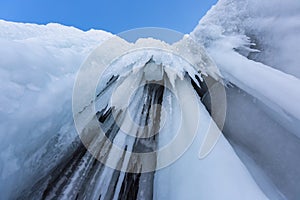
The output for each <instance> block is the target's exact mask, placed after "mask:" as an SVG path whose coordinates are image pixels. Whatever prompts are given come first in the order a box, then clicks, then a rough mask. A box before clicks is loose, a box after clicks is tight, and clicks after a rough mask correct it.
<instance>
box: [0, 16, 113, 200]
mask: <svg viewBox="0 0 300 200" xmlns="http://www.w3.org/2000/svg"><path fill="white" fill-rule="evenodd" d="M108 37H110V34H109V33H105V32H103V31H88V32H83V31H80V30H78V29H75V28H72V27H65V26H62V25H59V24H48V25H43V26H40V25H34V24H20V23H12V22H5V21H2V20H1V21H0V88H1V92H2V95H1V97H0V105H1V106H0V119H1V120H0V143H1V145H0V151H1V154H0V193H1V198H3V199H7V198H8V196H10V195H12V196H10V197H11V198H12V197H13V195H14V194H18V193H20V192H21V191H22V190H23V189H24V187H25V186H26V187H28V186H29V184H33V182H32V179H35V178H37V177H39V176H42V175H43V174H46V173H47V172H48V171H49V170H50V169H52V168H53V167H54V166H55V163H56V162H58V161H59V160H60V159H61V158H62V157H63V154H64V153H65V151H66V149H67V147H68V146H69V145H70V143H71V142H72V141H73V140H74V137H75V136H76V132H75V129H74V127H73V123H72V111H71V98H72V87H73V82H74V78H75V73H76V72H77V70H78V68H79V66H80V65H81V63H82V62H83V60H84V59H85V57H86V56H87V55H88V54H89V52H91V51H92V50H93V49H94V48H95V47H96V46H97V45H99V44H100V43H101V42H102V41H103V40H104V39H106V38H108ZM55 138H57V139H55ZM52 145H53V146H54V145H55V146H56V147H57V148H56V149H52V148H51V149H52V150H51V149H49V147H50V146H52ZM49 155H50V157H49ZM38 163H39V164H38ZM7 170H9V171H7Z"/></svg>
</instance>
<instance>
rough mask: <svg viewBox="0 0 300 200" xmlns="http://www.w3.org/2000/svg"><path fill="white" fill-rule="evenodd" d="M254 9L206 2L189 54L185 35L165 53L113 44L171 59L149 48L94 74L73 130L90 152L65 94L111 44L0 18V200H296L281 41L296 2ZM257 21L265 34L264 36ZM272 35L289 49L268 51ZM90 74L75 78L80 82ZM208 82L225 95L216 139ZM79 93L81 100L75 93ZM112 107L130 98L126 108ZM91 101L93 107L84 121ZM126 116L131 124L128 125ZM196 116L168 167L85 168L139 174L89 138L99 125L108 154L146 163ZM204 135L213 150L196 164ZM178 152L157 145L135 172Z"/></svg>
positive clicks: (299, 175) (299, 145)
mask: <svg viewBox="0 0 300 200" xmlns="http://www.w3.org/2000/svg"><path fill="white" fill-rule="evenodd" d="M275 4H276V5H277V4H279V5H282V3H280V1H277V0H276V1H274V5H275ZM266 5H268V2H267V1H266V0H264V1H260V2H257V1H255V0H242V1H233V0H220V1H219V3H217V4H216V6H214V7H213V8H212V9H211V10H210V11H209V12H208V13H207V15H206V16H205V17H204V18H203V19H202V20H201V21H200V23H199V26H197V27H196V29H195V30H194V31H193V32H192V33H191V34H190V35H191V37H192V38H193V39H194V40H196V41H197V42H198V43H199V45H196V46H194V45H195V44H194V43H190V42H189V36H185V37H184V38H183V39H182V40H181V41H180V42H177V43H174V44H173V45H169V44H166V43H164V42H162V41H158V40H154V39H151V38H148V39H141V40H138V41H137V42H136V43H135V44H133V43H127V42H125V41H121V39H120V40H119V39H117V40H119V41H118V43H116V46H118V44H119V42H120V43H122V44H124V45H123V47H124V48H128V49H129V48H130V47H131V46H140V47H143V46H145V45H146V46H147V45H148V44H152V45H153V44H154V45H155V46H156V47H158V48H165V47H167V48H170V49H172V50H174V51H175V50H176V51H177V50H178V51H177V53H179V55H180V56H175V55H174V54H172V53H170V52H169V53H168V52H164V51H158V50H157V49H147V50H145V51H137V52H131V53H130V54H127V55H124V56H122V57H121V58H120V59H119V60H117V61H115V62H114V63H113V64H112V66H110V68H109V69H108V70H107V71H105V74H104V76H103V77H102V79H101V81H100V82H99V84H98V87H97V90H96V98H95V95H94V94H93V96H90V98H87V99H84V98H83V99H79V100H82V102H80V103H81V104H82V107H78V108H76V109H77V112H76V113H77V117H79V118H80V119H81V120H80V124H79V125H80V127H82V129H80V132H81V134H83V135H88V139H90V144H89V147H90V148H91V149H92V151H88V150H87V149H86V146H85V145H84V144H83V143H82V141H81V140H80V138H79V137H78V134H77V132H76V130H75V128H74V122H73V119H72V111H71V110H72V109H71V106H70V105H71V103H72V102H71V95H72V86H73V83H74V80H75V77H76V75H75V73H76V71H77V70H78V68H79V66H80V64H81V63H82V61H83V60H84V59H86V56H87V55H89V54H90V53H91V52H92V51H93V50H94V49H95V48H96V47H97V46H98V45H99V44H101V43H103V42H104V41H105V40H107V39H108V38H111V37H112V35H111V34H109V33H105V32H103V31H95V30H91V31H88V32H83V31H80V30H77V29H75V28H71V27H64V26H62V25H58V24H48V25H45V26H39V25H33V24H19V23H11V22H5V21H0V29H1V31H0V36H1V38H0V44H1V45H0V57H1V59H0V82H1V85H0V86H1V91H2V92H3V94H4V95H2V96H1V97H0V102H1V107H0V117H1V119H4V120H1V122H0V129H1V135H0V143H1V145H0V150H1V151H0V199H57V198H59V199H212V200H214V199H215V200H219V199H251V200H252V199H272V200H273V199H274V200H284V199H290V200H298V199H299V196H300V191H299V184H300V168H299V167H297V166H299V164H300V159H299V152H300V139H299V137H300V135H299V129H300V127H299V124H300V123H299V121H300V110H299V106H298V104H299V103H298V102H299V101H300V91H299V85H300V80H299V68H298V67H297V63H298V60H297V55H295V52H299V51H298V50H299V45H295V43H296V42H295V41H298V40H297V38H298V32H297V30H299V29H297V27H298V28H299V20H297V19H298V15H299V12H297V9H298V8H299V5H300V4H299V3H298V2H295V1H293V0H288V1H287V2H286V3H285V5H284V6H279V7H280V9H277V11H276V12H264V11H265V6H266ZM274 7H276V6H274ZM245 8H247V9H245ZM289 10H290V11H291V12H287V11H289ZM274 13H275V14H276V13H279V14H278V16H277V15H276V16H275V15H274ZM288 13H289V14H288ZM274 19H279V20H274ZM286 19H289V20H290V23H288V24H287V23H286V21H287V20H286ZM243 20H244V21H243ZM270 20H271V21H272V22H274V23H276V26H273V27H270V26H267V27H266V26H265V25H266V24H268V22H269V21H270ZM293 30H295V31H293ZM286 34H288V35H289V36H290V37H291V38H292V39H291V40H283V42H281V41H279V40H280V38H282V37H283V36H284V35H286ZM202 45H203V46H204V47H205V50H206V51H207V53H208V54H209V56H210V57H211V58H212V59H213V61H214V63H213V62H212V61H211V60H210V59H209V58H208V57H207V55H206V53H205V52H204V50H203V49H202V48H201V46H202ZM199 46H200V47H199ZM286 52H287V53H286ZM113 53H114V52H104V53H103V55H104V54H107V55H109V54H113ZM16 56H18V59H16ZM181 56H182V57H184V58H188V61H189V63H191V64H193V65H190V64H189V63H188V62H186V60H182V59H181ZM215 65H216V66H217V67H218V68H215V67H214V66H215ZM95 67H96V68H95V69H97V66H95ZM216 69H218V70H220V71H218V70H216ZM93 76H94V74H87V77H88V78H87V79H86V81H87V83H88V82H89V80H90V78H91V77H93ZM204 81H205V82H204ZM210 82H211V83H212V85H211V86H214V84H216V85H218V84H219V85H220V83H221V85H223V84H224V85H225V86H226V87H225V91H226V102H227V104H226V105H227V110H226V120H225V123H224V128H223V129H221V130H220V128H219V127H220V124H219V123H220V122H219V121H218V116H217V114H218V113H214V112H213V111H212V108H211V106H212V105H211V104H212V102H211V101H212V100H211V99H210V95H211V93H210V92H209V91H208V87H210V86H208V85H206V84H207V83H210ZM131 87H132V88H137V90H135V91H134V93H132V94H131V93H128V92H127V90H128V88H131ZM85 92H86V91H85V90H82V93H81V95H82V96H87V95H89V94H86V93H85ZM112 94H114V99H113V101H112V102H110V101H109V99H110V97H111V96H112ZM124 99H129V100H130V105H129V107H128V106H127V101H124ZM32 102H34V104H33V105H32ZM91 102H93V103H94V104H95V106H96V112H95V113H92V114H91V112H89V111H91V110H92V109H91V105H90V103H91ZM3 105H6V106H3ZM45 105H47V106H45ZM218 106H219V107H220V110H221V109H222V108H221V107H222V105H217V109H218ZM29 113H30V114H29ZM127 113H129V117H130V119H132V120H133V121H134V122H136V124H138V125H139V126H133V125H132V124H130V123H129V121H128V119H129V118H128V116H127ZM195 113H196V114H195ZM215 114H216V116H215ZM182 116H183V117H182ZM181 117H182V118H181ZM196 118H198V119H199V126H198V127H197V129H196V132H195V133H196V135H195V138H193V139H194V140H193V142H192V143H191V146H190V148H187V149H185V150H186V151H185V152H184V154H183V155H182V157H180V158H179V159H178V160H176V161H175V162H174V163H172V165H170V166H167V167H163V168H162V169H158V170H156V171H149V172H145V173H129V172H123V171H119V170H114V169H112V168H110V167H107V166H105V165H103V164H101V162H99V161H98V160H97V159H95V155H97V156H101V157H102V158H104V159H107V161H109V162H113V161H117V162H115V163H114V164H115V167H120V168H122V169H132V170H141V171H143V170H144V168H145V167H146V166H145V165H141V163H140V162H139V160H136V158H135V157H134V156H133V155H132V154H131V153H128V152H126V151H124V154H122V155H119V156H115V155H116V154H115V152H114V151H115V150H114V149H112V148H111V145H110V144H109V143H107V142H105V141H104V139H105V138H104V137H103V136H101V135H100V134H98V130H97V128H96V127H97V126H99V125H100V126H101V128H102V129H103V130H104V132H105V135H106V137H107V138H109V141H112V142H113V143H114V144H116V145H117V146H118V147H120V148H121V149H125V150H127V151H129V152H130V151H132V152H135V153H147V152H153V151H155V150H157V149H160V148H161V147H163V146H165V145H167V144H168V143H169V141H172V139H174V137H175V136H176V135H174V134H175V133H177V132H178V128H179V126H181V127H183V129H182V131H181V132H179V133H177V134H183V135H184V134H185V135H186V136H187V137H193V135H192V134H193V133H194V130H193V126H194V121H195V119H196ZM140 127H145V128H144V129H140ZM209 128H212V129H213V130H214V133H215V134H216V135H218V136H219V139H218V142H217V143H216V144H215V146H214V148H213V149H212V151H211V152H210V153H209V154H208V155H207V157H205V158H204V159H200V158H199V157H201V147H202V146H201V145H202V144H203V141H204V140H205V137H206V133H207V130H208V129H209ZM124 130H125V131H124ZM221 132H222V134H221ZM128 133H130V134H129V135H128ZM223 134H224V135H223ZM135 136H139V138H135ZM182 143H188V140H187V139H186V138H184V139H183V140H182ZM178 146H180V143H178ZM89 150H90V149H89ZM178 151H179V150H178V148H170V149H169V150H168V151H166V152H163V153H160V152H158V153H157V154H154V155H153V156H150V157H148V159H146V160H145V162H147V163H148V164H147V165H148V166H151V167H156V166H160V165H161V164H162V163H164V162H165V160H164V158H165V156H166V155H168V156H170V157H173V156H175V155H177V153H178ZM212 191H213V192H212Z"/></svg>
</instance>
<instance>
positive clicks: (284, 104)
mask: <svg viewBox="0 0 300 200" xmlns="http://www.w3.org/2000/svg"><path fill="white" fill-rule="evenodd" d="M299 10H300V1H295V0H288V1H279V0H275V1H272V3H270V1H267V0H262V1H255V0H240V1H234V0H220V1H219V2H218V3H217V4H216V5H215V6H213V7H212V9H211V10H209V11H208V13H207V14H206V15H205V16H204V17H203V18H202V19H201V20H200V22H199V25H198V26H197V27H196V28H195V29H194V31H193V32H192V33H191V36H192V37H193V38H194V39H195V40H197V41H198V42H199V43H200V44H203V45H204V46H205V47H206V49H207V51H208V53H209V55H210V56H211V57H212V59H213V60H214V61H215V63H216V64H217V66H218V68H219V69H220V71H221V73H222V75H223V76H224V78H225V79H226V80H227V81H230V82H231V83H233V84H235V85H237V86H238V87H240V88H242V89H243V90H245V91H246V92H248V93H249V94H251V95H253V96H254V97H257V98H258V99H260V100H261V101H263V102H264V103H265V104H266V105H267V106H270V107H271V108H272V109H274V110H276V111H277V113H278V114H279V116H280V117H279V118H281V120H279V121H281V123H282V124H284V125H285V127H286V128H287V129H288V130H290V131H291V132H293V133H294V134H295V135H297V136H298V137H300V133H299V131H298V130H299V126H295V124H296V123H297V122H298V121H299V120H300V107H299V106H298V105H299V101H300V66H299V59H298V54H299V52H300V46H299V45H298V44H299V43H300V37H299V35H300V34H299V33H300V23H299V22H300V12H299ZM274 117H276V116H274ZM283 121H284V122H283Z"/></svg>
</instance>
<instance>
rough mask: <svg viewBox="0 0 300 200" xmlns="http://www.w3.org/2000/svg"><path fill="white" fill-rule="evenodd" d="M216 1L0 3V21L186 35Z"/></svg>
mask: <svg viewBox="0 0 300 200" xmlns="http://www.w3.org/2000/svg"><path fill="white" fill-rule="evenodd" d="M216 2H217V0H47V1H46V0H0V19H4V20H8V21H16V22H31V23H38V24H47V23H49V22H57V23H61V24H64V25H69V26H75V27H77V28H80V29H82V30H88V29H91V28H94V29H102V30H106V31H109V32H112V33H119V32H122V31H126V30H129V29H132V28H139V27H149V26H151V27H163V28H170V29H174V30H177V31H180V32H183V33H189V32H191V31H192V30H193V28H194V27H195V26H196V25H197V24H198V21H199V20H200V19H201V17H202V16H203V15H205V13H206V12H207V11H208V10H209V8H210V7H211V6H212V5H214V4H215V3H216Z"/></svg>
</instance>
